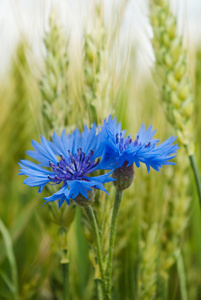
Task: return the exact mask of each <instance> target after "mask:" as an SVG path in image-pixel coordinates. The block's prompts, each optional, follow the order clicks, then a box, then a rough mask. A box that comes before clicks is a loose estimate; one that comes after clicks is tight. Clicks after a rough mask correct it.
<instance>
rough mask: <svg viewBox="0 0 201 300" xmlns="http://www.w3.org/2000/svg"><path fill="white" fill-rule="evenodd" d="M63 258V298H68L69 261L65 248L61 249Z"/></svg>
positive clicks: (64, 299) (68, 299)
mask: <svg viewBox="0 0 201 300" xmlns="http://www.w3.org/2000/svg"><path fill="white" fill-rule="evenodd" d="M63 253H64V258H63V259H62V260H61V267H62V273H63V300H70V289H69V261H68V259H67V250H63Z"/></svg>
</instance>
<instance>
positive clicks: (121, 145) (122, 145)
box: [116, 132, 132, 152]
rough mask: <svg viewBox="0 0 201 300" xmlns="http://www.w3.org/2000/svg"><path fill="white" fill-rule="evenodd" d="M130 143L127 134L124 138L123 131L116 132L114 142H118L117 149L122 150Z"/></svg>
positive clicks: (130, 140)
mask: <svg viewBox="0 0 201 300" xmlns="http://www.w3.org/2000/svg"><path fill="white" fill-rule="evenodd" d="M131 143H132V139H131V137H130V135H129V136H127V137H126V138H124V136H123V133H122V132H120V134H119V133H117V134H116V144H119V150H120V151H121V152H123V151H124V150H126V148H127V147H128V145H130V144H131Z"/></svg>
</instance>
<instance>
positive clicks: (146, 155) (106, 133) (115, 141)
mask: <svg viewBox="0 0 201 300" xmlns="http://www.w3.org/2000/svg"><path fill="white" fill-rule="evenodd" d="M125 133H126V131H125V130H122V129H121V123H118V124H117V120H116V118H114V119H113V120H112V118H111V116H109V118H108V120H107V119H105V120H104V122H103V127H102V130H101V132H100V136H101V137H100V141H101V143H102V144H103V145H104V155H103V159H102V162H101V164H102V167H104V168H105V169H115V170H114V172H113V178H115V179H117V180H116V181H115V182H114V185H115V186H116V187H117V188H118V189H119V190H124V189H126V188H127V187H129V186H130V184H131V183H132V181H133V177H134V170H133V164H134V163H135V165H136V166H137V167H138V168H139V167H140V163H144V164H145V165H146V167H147V171H148V173H149V171H150V168H153V169H154V170H156V171H158V172H160V168H162V166H163V165H174V164H175V163H173V162H171V161H170V160H171V159H172V158H174V157H175V155H172V154H174V153H176V151H177V149H179V147H178V146H177V144H173V142H174V141H175V139H176V137H173V136H171V137H170V138H169V139H167V140H166V141H165V142H163V143H161V144H159V145H157V144H158V143H159V141H160V140H158V139H155V138H153V136H154V135H155V133H156V130H153V131H152V125H151V126H149V128H148V129H146V128H145V125H144V124H142V126H141V128H140V130H139V131H138V133H137V135H136V138H135V140H132V138H131V136H130V135H128V136H127V137H126V136H125Z"/></svg>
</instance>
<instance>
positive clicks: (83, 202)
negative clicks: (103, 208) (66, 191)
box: [74, 188, 95, 207]
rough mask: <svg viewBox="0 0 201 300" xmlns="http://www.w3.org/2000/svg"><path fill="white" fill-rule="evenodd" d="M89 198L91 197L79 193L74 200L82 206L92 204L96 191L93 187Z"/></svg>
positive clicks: (89, 192)
mask: <svg viewBox="0 0 201 300" xmlns="http://www.w3.org/2000/svg"><path fill="white" fill-rule="evenodd" d="M88 198H89V199H87V198H85V197H84V196H83V195H82V194H79V195H78V196H77V197H76V198H75V199H74V200H75V203H76V204H77V205H78V206H81V207H86V206H88V205H90V204H92V203H93V202H94V200H95V192H94V189H93V188H92V190H91V191H88Z"/></svg>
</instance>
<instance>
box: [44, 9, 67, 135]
mask: <svg viewBox="0 0 201 300" xmlns="http://www.w3.org/2000/svg"><path fill="white" fill-rule="evenodd" d="M49 25H50V29H49V32H47V33H46V36H45V39H44V44H45V50H46V56H45V70H44V73H43V76H42V79H41V82H40V89H41V94H42V111H43V116H44V118H43V119H44V127H45V131H46V132H47V133H48V136H49V137H50V136H52V131H53V130H56V131H57V133H61V131H62V130H63V129H64V128H65V127H66V126H67V125H68V124H69V123H70V122H69V118H70V116H71V115H72V103H71V101H70V100H69V98H68V78H67V71H68V63H69V62H68V57H67V46H68V41H67V40H66V39H65V38H64V35H63V33H62V29H61V28H60V27H59V26H58V25H57V24H56V19H55V16H54V14H53V13H52V14H51V16H50V24H49Z"/></svg>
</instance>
